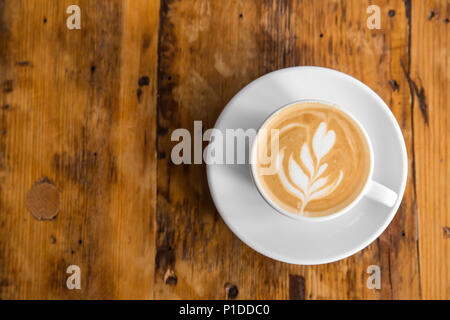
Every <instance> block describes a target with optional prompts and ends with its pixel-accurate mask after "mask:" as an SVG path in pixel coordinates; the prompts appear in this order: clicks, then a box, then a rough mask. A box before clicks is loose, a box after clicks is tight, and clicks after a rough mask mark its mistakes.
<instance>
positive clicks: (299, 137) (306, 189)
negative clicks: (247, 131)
mask: <svg viewBox="0 0 450 320" xmlns="http://www.w3.org/2000/svg"><path fill="white" fill-rule="evenodd" d="M273 129H275V131H273ZM277 129H278V130H277ZM262 131H264V132H266V134H258V136H257V141H256V143H257V148H258V153H259V154H266V155H267V156H268V159H270V160H269V161H267V160H264V161H263V160H262V158H258V157H257V160H256V163H255V169H256V170H255V171H256V176H257V179H258V181H259V183H260V185H261V187H262V189H263V190H264V193H265V194H266V196H267V197H268V198H270V200H272V201H273V202H274V203H275V204H276V205H277V206H278V207H280V208H282V209H284V210H286V211H288V212H291V213H294V214H299V215H303V216H307V217H321V216H326V215H329V214H333V213H336V212H338V211H340V210H341V209H344V208H345V207H346V206H348V205H349V204H350V203H352V202H353V201H354V200H355V199H356V198H357V197H358V195H359V194H360V193H361V192H362V190H363V188H364V186H365V185H366V182H367V179H368V176H369V173H370V168H371V163H370V162H371V158H370V151H369V146H368V145H367V140H366V137H365V135H364V133H363V132H362V131H361V129H360V127H359V126H358V124H356V123H355V121H354V120H353V119H352V118H351V117H349V116H348V115H347V114H346V113H344V112H342V111H341V110H339V107H337V106H330V105H327V104H324V103H320V102H300V103H297V104H294V105H292V106H289V107H286V108H285V109H283V110H281V111H280V112H278V113H276V114H275V115H274V116H272V117H271V118H270V119H269V120H268V121H267V122H266V123H265V124H264V126H263V127H262V128H261V130H260V132H262ZM276 132H278V133H276ZM277 137H278V148H271V147H273V146H271V145H272V144H274V143H275V142H274V141H276V138H277ZM271 149H274V150H277V151H275V152H277V154H275V155H272V154H271V152H274V151H273V150H271ZM274 161H275V162H276V163H273V162H274ZM269 168H272V170H268V169H269Z"/></svg>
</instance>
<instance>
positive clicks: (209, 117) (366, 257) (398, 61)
mask: <svg viewBox="0 0 450 320" xmlns="http://www.w3.org/2000/svg"><path fill="white" fill-rule="evenodd" d="M74 3H75V4H77V5H78V6H79V7H80V8H81V30H69V29H68V28H67V27H66V20H67V18H68V17H69V14H67V13H66V9H67V7H68V6H69V5H71V4H74ZM371 4H376V5H378V6H379V7H380V9H381V29H379V30H377V29H373V30H370V29H368V28H367V27H366V21H367V19H368V17H369V14H368V13H367V7H368V6H369V5H371ZM449 18H450V2H449V1H448V0H440V1H439V0H425V1H423V0H389V1H388V0H377V1H369V0H363V1H361V0H352V1H343V0H341V1H338V0H326V1H312V0H308V1H307V0H303V1H275V0H273V1H269V0H267V1H260V0H236V1H225V0H223V1H212V0H211V1H208V0H195V1H194V0H180V1H167V0H160V1H158V0H153V1H152V0H77V1H73V0H0V86H1V87H0V112H1V121H0V298H1V299H13V298H16V299H30V298H33V299H79V298H83V299H90V298H95V299H126V298H132V299H226V298H237V299H327V298H331V299H418V298H423V299H430V298H436V299H449V298H450V267H449V266H450V255H449V253H450V229H449V228H450V207H449V206H450V196H449V193H450V183H449V180H450V148H449V142H450V140H449V139H448V137H449V136H450V123H449V121H450V120H449V119H450V113H449V112H450V111H449V103H448V101H449V99H450V96H449V89H450V78H449V76H450V72H449V62H450V61H449V59H450V58H449V50H448V49H449V37H450V32H449V28H450V24H449V20H448V19H449ZM298 65H316V66H323V67H329V68H333V69H337V70H340V71H342V72H345V73H348V74H350V75H352V76H354V77H356V78H357V79H360V80H361V81H363V82H364V83H366V84H367V85H368V86H370V87H371V88H372V89H374V90H375V92H377V93H378V94H379V95H380V96H381V97H382V98H383V99H384V101H386V103H387V104H388V105H389V106H390V108H391V110H392V112H393V113H394V114H395V116H396V118H397V120H398V122H399V124H400V126H401V128H402V131H403V135H404V138H405V141H406V146H407V151H408V155H409V177H408V184H407V188H406V193H405V197H404V199H403V202H402V205H401V207H400V209H399V211H398V212H397V215H396V217H395V219H394V220H393V222H392V223H391V224H390V226H389V227H388V228H387V230H386V231H385V232H384V233H383V234H382V235H381V236H380V238H379V239H377V240H376V241H375V242H373V243H372V244H371V245H370V246H369V247H367V248H366V249H364V250H362V251H361V252H359V253H357V254H355V255H353V256H351V257H349V258H347V259H344V260H341V261H339V262H335V263H331V264H326V265H320V266H295V265H289V264H285V263H281V262H277V261H274V260H271V259H269V258H266V257H264V256H262V255H261V254H259V253H257V252H255V251H253V250H252V249H250V248H249V247H247V246H246V245H245V244H244V243H242V242H241V241H240V240H239V239H238V238H237V237H236V236H234V235H233V233H232V232H231V231H230V230H229V229H228V228H227V227H226V225H225V224H224V222H223V221H222V219H221V218H220V216H219V214H218V213H217V211H216V209H215V207H214V204H213V202H212V200H211V197H210V195H209V190H208V186H207V183H206V175H205V167H204V165H182V166H176V165H174V164H173V163H171V160H170V154H171V149H172V147H173V146H174V144H175V143H174V142H171V141H170V135H171V132H172V131H173V130H174V129H175V128H182V127H184V128H187V129H189V130H191V131H192V128H193V121H194V120H202V121H203V126H204V129H206V128H210V127H212V126H213V125H214V122H215V120H216V118H217V116H218V115H219V113H220V112H221V110H222V109H223V108H224V106H225V104H226V103H227V101H229V99H231V98H232V97H233V95H235V94H236V93H237V92H238V91H239V90H240V89H241V88H243V87H244V86H245V85H246V84H247V83H249V82H250V81H252V80H254V79H256V78H257V77H259V76H261V75H263V74H265V73H267V72H270V71H273V70H277V69H279V68H284V67H289V66H298ZM58 201H59V202H58ZM58 207H59V208H60V210H59V214H58V215H57V216H56V218H55V219H53V220H50V221H40V220H38V219H37V218H36V217H35V216H33V215H32V214H30V211H34V213H35V215H36V214H37V216H38V217H39V214H41V215H45V214H50V215H51V214H52V211H54V212H56V211H57V210H58ZM36 210H37V213H36ZM39 210H40V211H39ZM45 210H47V211H45ZM54 212H53V213H54ZM70 265H78V266H79V267H80V269H81V290H69V289H68V288H67V287H66V280H67V278H68V276H69V275H68V274H67V273H66V269H67V267H68V266H70ZM370 265H379V266H380V268H381V289H379V290H370V289H368V288H367V286H366V280H367V278H368V276H369V275H368V274H367V273H366V271H367V268H368V266H370Z"/></svg>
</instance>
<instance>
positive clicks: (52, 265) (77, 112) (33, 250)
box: [0, 0, 159, 299]
mask: <svg viewBox="0 0 450 320" xmlns="http://www.w3.org/2000/svg"><path fill="white" fill-rule="evenodd" d="M71 4H72V2H71V1H68V0H67V1H66V0H63V1H57V0H39V1H27V0H15V1H8V0H6V1H5V0H2V1H0V25H1V32H2V34H1V39H0V61H1V70H0V83H1V84H2V85H3V86H8V87H9V89H8V90H3V91H2V92H0V103H1V105H2V106H3V108H2V109H1V112H2V130H3V134H2V135H1V138H0V139H1V141H0V149H1V168H0V176H1V179H0V184H1V189H0V190H1V192H0V204H1V213H0V259H1V261H0V265H1V268H0V298H2V299H9V298H20V299H30V298H33V299H53V298H65V299H72V298H96V299H101V298H152V297H153V281H154V268H153V266H154V247H155V245H154V234H155V233H154V229H155V224H154V217H155V204H156V202H155V195H156V188H155V187H156V174H155V173H156V172H155V170H156V153H155V146H154V141H155V139H156V137H155V130H154V128H155V123H156V89H157V83H156V72H157V44H158V41H157V40H158V36H157V35H158V27H159V3H158V2H157V1H132V0H127V1H121V0H101V1H88V0H80V1H78V2H77V4H78V5H79V6H80V8H81V12H82V28H81V30H73V31H70V30H68V29H67V28H66V19H67V17H68V15H67V14H66V8H67V7H68V6H69V5H71ZM142 76H147V77H148V79H149V80H148V85H145V86H142V87H141V88H139V85H138V80H139V78H140V77H142ZM144 82H145V83H146V81H144ZM138 89H140V90H141V91H142V92H141V93H140V94H139V95H140V98H139V99H138V97H137V90H138ZM152 128H153V130H152ZM43 176H45V177H47V179H48V180H50V181H51V182H52V183H53V184H54V185H55V186H56V188H57V190H58V191H59V192H60V194H61V210H60V212H59V214H58V216H57V217H56V219H55V220H52V221H38V220H36V219H35V218H33V217H32V216H31V214H30V213H29V212H28V210H27V209H26V208H25V199H26V195H27V192H28V191H29V190H30V188H31V187H32V186H33V185H34V183H35V182H36V181H38V180H39V179H41V178H42V177H43ZM71 264H75V265H78V266H80V268H81V281H82V282H81V290H73V291H69V290H68V289H67V288H66V279H67V277H68V275H67V274H66V268H67V267H68V266H69V265H71Z"/></svg>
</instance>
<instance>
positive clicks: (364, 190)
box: [250, 99, 374, 222]
mask: <svg viewBox="0 0 450 320" xmlns="http://www.w3.org/2000/svg"><path fill="white" fill-rule="evenodd" d="M308 102H316V103H321V104H325V105H328V106H330V107H334V108H338V109H339V110H340V111H341V112H343V113H345V114H346V115H347V116H348V117H350V118H351V119H352V120H353V122H354V123H356V125H357V126H358V127H359V129H360V130H361V132H362V133H363V136H364V138H365V141H366V144H367V147H368V149H369V158H370V168H369V174H368V175H367V180H366V182H365V184H364V187H363V188H362V189H361V192H360V193H359V194H358V196H357V197H356V198H355V199H354V200H353V201H352V202H351V203H349V204H348V205H347V206H346V207H344V208H343V209H341V210H338V211H336V212H334V213H331V214H328V215H326V216H321V217H307V216H301V215H297V214H294V213H291V212H289V211H287V210H284V209H283V208H281V207H280V206H278V205H277V204H276V203H275V202H274V201H273V200H272V199H271V198H270V197H269V196H268V195H267V194H266V192H265V191H264V188H263V187H262V185H261V183H260V181H259V177H258V175H257V173H256V163H257V144H258V137H259V134H260V132H261V130H262V129H263V128H264V126H265V125H266V124H267V123H268V122H269V121H270V120H271V119H272V118H273V117H274V116H275V115H277V114H278V113H280V112H282V111H283V110H284V109H286V108H289V107H290V106H293V105H296V104H299V103H308ZM373 168H374V155H373V147H372V143H371V141H370V138H369V135H368V134H367V131H366V130H365V129H364V127H363V126H362V125H361V123H360V122H359V121H358V119H356V118H355V117H354V116H353V115H352V114H350V113H349V112H347V111H346V110H344V109H343V108H342V107H341V106H340V105H337V104H334V103H331V102H329V101H324V100H318V99H302V100H297V101H294V102H290V103H289V104H286V105H284V106H282V107H280V108H279V109H277V110H275V111H274V112H273V113H271V114H270V115H269V116H268V117H267V118H266V119H265V120H264V121H263V123H262V124H261V125H260V127H259V128H258V131H257V134H256V136H255V139H254V141H253V144H252V146H251V152H250V171H251V176H252V180H253V182H254V184H255V186H256V189H257V190H258V192H259V193H260V195H261V196H262V198H263V199H264V200H265V201H266V202H267V203H268V204H269V205H270V206H271V207H272V208H274V209H275V210H276V211H277V212H279V213H281V214H283V215H285V216H287V217H289V218H293V219H296V220H307V221H317V222H318V221H326V220H330V219H333V218H336V217H338V216H341V215H343V214H344V213H346V212H348V211H349V210H350V209H352V208H353V207H354V206H355V205H356V204H357V203H358V202H359V201H360V200H361V198H362V197H363V196H364V194H366V193H367V189H368V187H369V182H370V181H371V180H372V175H373Z"/></svg>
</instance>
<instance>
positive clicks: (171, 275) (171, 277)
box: [164, 269, 178, 286]
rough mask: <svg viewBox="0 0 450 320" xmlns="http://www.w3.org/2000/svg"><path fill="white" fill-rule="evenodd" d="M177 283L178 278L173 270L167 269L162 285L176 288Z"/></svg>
mask: <svg viewBox="0 0 450 320" xmlns="http://www.w3.org/2000/svg"><path fill="white" fill-rule="evenodd" d="M177 282H178V278H177V276H176V274H175V271H173V269H167V271H166V274H165V275H164V283H165V284H167V285H172V286H176V285H177Z"/></svg>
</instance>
